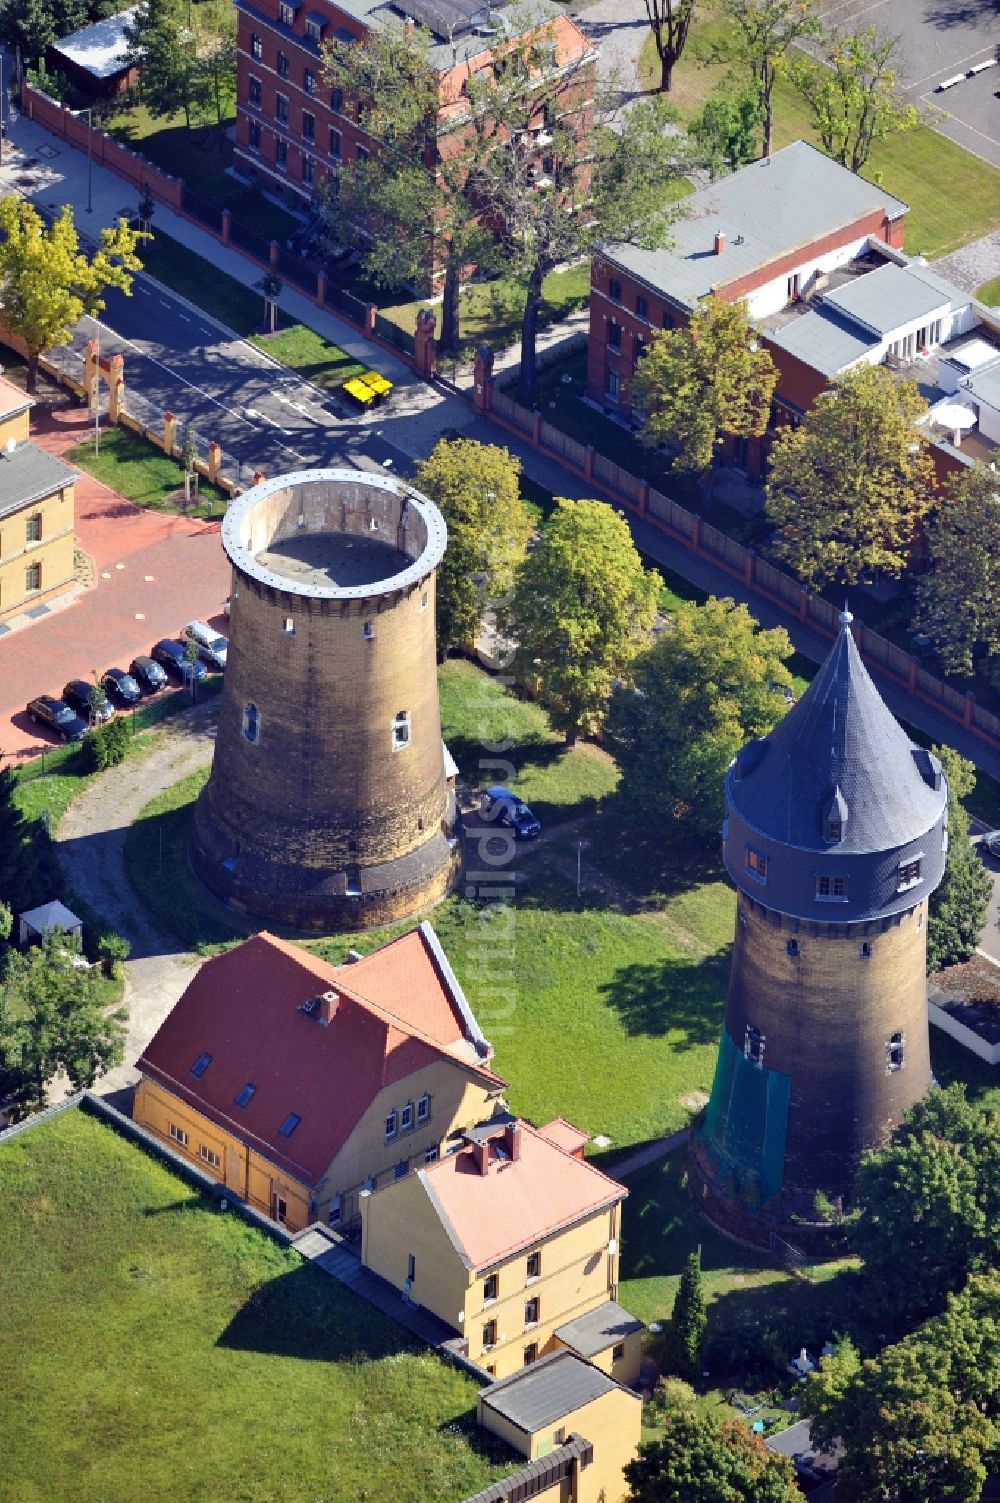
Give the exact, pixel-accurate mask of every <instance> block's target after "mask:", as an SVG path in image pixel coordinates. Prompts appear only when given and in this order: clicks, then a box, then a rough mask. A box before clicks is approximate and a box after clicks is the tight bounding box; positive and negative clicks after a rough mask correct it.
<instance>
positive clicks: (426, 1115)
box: [417, 1096, 431, 1122]
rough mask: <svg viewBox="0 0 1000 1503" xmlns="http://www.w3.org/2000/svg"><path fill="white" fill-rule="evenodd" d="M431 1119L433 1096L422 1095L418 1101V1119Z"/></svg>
mask: <svg viewBox="0 0 1000 1503" xmlns="http://www.w3.org/2000/svg"><path fill="white" fill-rule="evenodd" d="M430 1119H431V1098H430V1097H429V1096H421V1098H420V1100H419V1101H418V1102H417V1121H418V1122H429V1121H430Z"/></svg>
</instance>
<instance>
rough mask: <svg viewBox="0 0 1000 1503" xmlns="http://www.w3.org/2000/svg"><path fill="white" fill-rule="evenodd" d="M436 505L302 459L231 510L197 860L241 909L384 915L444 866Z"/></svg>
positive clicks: (296, 919) (443, 883)
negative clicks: (222, 644)
mask: <svg viewBox="0 0 1000 1503" xmlns="http://www.w3.org/2000/svg"><path fill="white" fill-rule="evenodd" d="M446 541H447V534H446V531H445V525H444V520H443V518H442V517H441V514H440V512H439V511H438V509H437V507H436V506H434V505H433V504H432V502H430V501H428V500H427V498H426V497H424V496H421V495H420V494H419V493H418V492H417V491H414V490H412V489H410V488H409V487H408V486H406V485H403V484H401V483H400V482H399V481H397V480H395V479H390V478H388V477H386V476H382V475H372V474H368V473H366V472H362V471H357V470H346V469H344V470H339V469H338V470H308V471H301V472H298V473H293V474H290V475H285V476H283V477H280V478H277V479H274V480H265V481H264V482H263V483H262V484H260V485H257V486H254V488H253V489H252V490H249V491H247V492H246V494H245V495H243V496H242V497H241V498H240V499H239V500H238V501H237V502H235V503H234V505H233V506H231V507H230V509H229V511H228V512H227V514H226V519H225V521H224V523H223V526H222V543H223V547H224V548H225V550H226V553H227V554H228V556H229V559H230V561H231V563H232V566H233V587H232V600H231V605H230V625H231V636H230V645H229V654H228V663H227V666H226V678H225V686H224V688H223V693H222V705H221V709H220V713H219V731H218V739H217V742H216V748H215V759H214V761H213V764H212V775H211V777H210V779H209V781H208V783H207V784H206V786H205V788H204V790H203V791H202V794H201V797H200V798H199V800H198V805H197V810H196V814H195V826H194V833H193V837H192V843H191V856H192V860H193V863H194V866H195V869H196V870H197V871H198V873H199V875H200V876H201V877H202V879H203V880H204V881H205V882H206V883H207V885H208V886H209V887H210V888H212V890H213V891H214V892H216V893H218V894H219V896H221V897H223V898H224V899H225V900H226V901H227V902H229V903H231V904H232V905H233V906H234V907H238V908H244V909H246V910H248V911H249V912H250V913H253V914H254V915H256V916H257V917H259V918H262V919H266V920H268V921H269V922H278V923H283V924H289V925H292V926H294V927H297V928H322V929H337V928H339V929H351V928H355V927H363V926H366V925H369V924H375V923H384V922H386V921H389V920H394V919H398V918H401V917H403V916H404V915H406V914H408V913H412V912H414V911H415V910H416V909H418V908H420V907H423V906H424V905H425V904H427V903H428V902H430V901H433V900H434V899H435V898H437V897H440V896H441V895H442V893H444V892H446V891H447V889H448V887H449V886H450V884H451V881H452V879H453V877H454V875H455V871H456V866H457V851H456V847H455V842H454V839H453V835H452V831H453V826H454V799H453V795H452V794H451V791H450V789H449V787H448V782H447V778H446V774H445V762H444V748H443V745H442V742H441V720H440V712H439V706H438V687H437V670H436V653H435V638H434V577H435V570H436V569H437V566H438V564H439V563H440V561H441V558H442V556H443V554H444V549H445V543H446Z"/></svg>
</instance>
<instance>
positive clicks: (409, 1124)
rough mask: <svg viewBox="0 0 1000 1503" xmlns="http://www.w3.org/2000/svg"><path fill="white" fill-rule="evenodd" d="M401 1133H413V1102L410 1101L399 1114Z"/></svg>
mask: <svg viewBox="0 0 1000 1503" xmlns="http://www.w3.org/2000/svg"><path fill="white" fill-rule="evenodd" d="M399 1130H400V1132H412V1131H413V1102H412V1101H408V1102H407V1103H406V1105H405V1106H404V1107H403V1110H402V1111H401V1112H400V1114H399Z"/></svg>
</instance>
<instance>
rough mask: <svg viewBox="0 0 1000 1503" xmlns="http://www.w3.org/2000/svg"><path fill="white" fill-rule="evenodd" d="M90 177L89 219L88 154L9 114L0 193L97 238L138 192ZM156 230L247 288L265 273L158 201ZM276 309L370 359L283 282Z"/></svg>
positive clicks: (386, 362)
mask: <svg viewBox="0 0 1000 1503" xmlns="http://www.w3.org/2000/svg"><path fill="white" fill-rule="evenodd" d="M26 179H27V181H26ZM91 179H92V182H91V199H92V203H93V210H92V212H91V213H90V214H88V213H87V156H86V153H85V152H81V151H76V150H75V149H74V148H73V147H72V146H71V145H70V144H69V143H68V142H67V141H63V140H62V139H61V138H60V137H59V136H55V135H53V134H52V133H51V132H50V131H47V130H45V128H44V127H43V126H41V125H38V124H37V123H36V122H35V121H33V120H29V119H28V118H27V116H25V115H22V114H21V113H20V111H19V110H17V111H12V119H11V123H10V127H9V131H8V136H7V140H6V141H5V142H4V162H3V166H2V167H0V191H2V192H8V193H20V194H22V195H23V196H24V197H26V198H29V199H32V200H33V201H34V202H36V203H38V204H39V205H40V206H43V207H44V208H47V209H50V210H55V209H58V208H60V207H61V205H62V204H64V203H68V204H70V205H71V206H72V209H73V217H74V220H75V222H76V225H77V228H78V229H79V230H80V232H81V234H83V235H89V236H90V237H91V238H92V239H96V238H97V236H98V234H99V232H100V230H101V229H102V228H103V227H104V226H105V225H111V224H113V223H114V222H115V220H116V219H117V218H118V217H119V215H122V214H125V215H129V216H131V217H134V216H135V214H136V207H137V203H136V200H137V194H136V191H135V189H134V188H133V187H132V185H131V183H127V182H126V181H125V179H124V178H120V177H117V176H116V175H115V174H114V173H113V172H109V171H108V169H107V168H106V167H101V166H100V165H99V164H98V163H96V162H94V163H92V165H91ZM158 229H159V230H163V231H164V233H165V234H167V235H170V236H171V237H172V238H173V239H175V240H179V241H181V242H182V244H184V245H186V246H187V247H188V248H189V249H190V250H193V251H195V252H196V253H197V254H198V255H199V256H204V258H205V260H206V261H207V262H208V263H209V265H210V266H214V267H217V268H218V269H219V271H224V272H225V273H226V274H227V275H228V276H231V277H233V278H234V280H235V281H237V282H242V283H243V285H244V286H245V287H258V286H259V284H260V282H261V280H262V278H263V276H264V272H263V271H262V269H261V268H260V267H259V266H258V265H257V263H256V261H251V260H250V259H249V258H248V257H246V256H244V255H242V254H241V253H240V251H238V250H237V249H236V248H235V247H234V246H226V245H222V243H221V242H220V241H219V240H217V239H216V238H215V236H214V235H210V234H209V233H208V231H207V230H204V229H202V228H200V226H198V225H197V224H195V223H194V222H193V221H192V220H190V219H185V218H184V216H183V215H181V214H176V213H174V211H173V210H172V209H169V208H167V207H166V205H164V204H160V203H158V204H157V205H156V210H155V212H154V214H153V232H154V234H155V232H156V231H157V230H158ZM209 274H210V273H209ZM278 306H279V307H280V308H281V310H282V312H283V313H285V314H286V315H287V316H288V317H289V318H292V319H298V320H299V322H300V323H303V324H306V325H308V327H309V328H311V329H315V330H316V332H317V334H322V335H323V337H324V339H328V340H330V342H331V343H332V344H336V345H339V347H340V348H341V349H342V350H345V351H346V352H347V353H348V354H349V355H352V356H353V357H354V358H355V359H357V360H359V361H361V362H362V363H363V364H369V363H370V362H371V359H372V348H373V346H372V345H371V344H369V342H368V341H367V340H366V339H364V338H363V336H362V335H361V334H359V333H358V331H357V330H356V329H355V328H354V326H353V325H352V324H349V323H347V322H345V320H344V319H342V318H338V316H337V315H336V314H335V313H331V312H330V311H329V310H328V309H325V308H319V307H317V305H316V304H315V303H314V302H313V301H312V300H311V299H310V298H307V297H306V296H305V295H304V294H303V293H301V292H296V291H295V289H294V288H291V287H289V286H287V285H286V286H285V287H284V289H283V291H282V294H281V296H280V298H279V299H278ZM378 351H379V360H378V363H379V368H380V369H382V370H384V372H385V374H386V375H387V376H388V377H389V379H390V380H391V381H392V382H393V383H394V384H395V385H397V386H404V385H407V386H414V387H417V388H419V389H422V390H427V387H426V384H425V383H424V382H422V381H419V380H418V379H417V377H416V376H415V375H414V374H413V372H412V371H411V370H410V368H409V366H408V365H404V364H403V362H402V361H401V360H398V359H397V358H396V356H395V355H393V354H392V353H391V352H390V351H388V350H385V349H383V347H382V346H381V345H380V346H378Z"/></svg>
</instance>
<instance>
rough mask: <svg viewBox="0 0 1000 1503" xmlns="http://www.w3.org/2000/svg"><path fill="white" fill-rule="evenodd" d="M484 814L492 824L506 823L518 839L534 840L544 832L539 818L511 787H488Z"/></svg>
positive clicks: (483, 808)
mask: <svg viewBox="0 0 1000 1503" xmlns="http://www.w3.org/2000/svg"><path fill="white" fill-rule="evenodd" d="M482 814H483V817H484V819H488V820H489V821H490V822H491V823H492V824H496V825H505V826H506V827H507V828H508V829H510V830H513V831H514V835H515V836H516V838H517V839H518V840H534V838H535V836H536V835H540V834H541V833H542V826H541V822H540V821H539V819H538V818H537V817H536V816H535V815H534V814H532V812H531V810H530V809H529V808H528V806H527V804H526V803H524V801H523V800H522V799H519V798H518V796H517V794H516V793H512V792H511V790H510V789H509V788H500V787H495V788H487V790H486V792H485V793H484V795H483V807H482Z"/></svg>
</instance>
